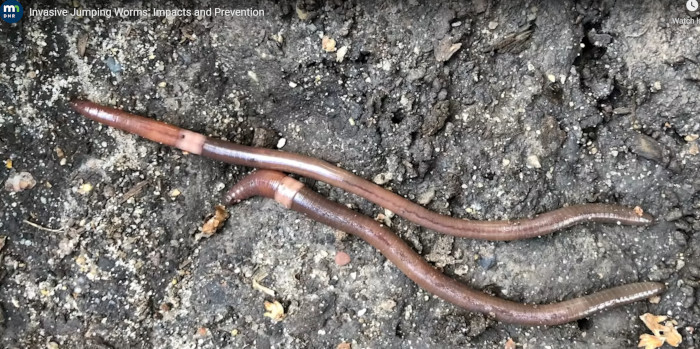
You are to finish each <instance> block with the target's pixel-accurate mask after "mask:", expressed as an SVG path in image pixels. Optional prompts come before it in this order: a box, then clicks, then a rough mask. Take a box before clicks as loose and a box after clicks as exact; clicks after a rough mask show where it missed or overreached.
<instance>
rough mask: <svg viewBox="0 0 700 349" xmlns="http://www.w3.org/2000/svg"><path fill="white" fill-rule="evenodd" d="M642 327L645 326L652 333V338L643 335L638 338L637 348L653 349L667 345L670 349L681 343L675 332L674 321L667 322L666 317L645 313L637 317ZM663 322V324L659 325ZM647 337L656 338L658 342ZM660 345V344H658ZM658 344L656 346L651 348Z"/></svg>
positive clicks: (681, 339)
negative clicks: (642, 323)
mask: <svg viewBox="0 0 700 349" xmlns="http://www.w3.org/2000/svg"><path fill="white" fill-rule="evenodd" d="M639 318H640V319H641V320H642V322H644V325H646V326H647V328H649V329H650V330H651V332H652V333H654V335H653V336H651V335H648V334H643V335H641V336H639V344H638V347H640V348H641V347H644V348H645V349H649V348H650V349H654V348H658V347H660V346H662V345H663V344H664V342H665V343H668V344H669V345H670V346H672V347H677V346H678V345H680V344H681V342H682V341H683V338H682V337H681V335H680V333H678V330H676V327H675V325H676V324H677V323H676V321H674V320H667V319H668V317H667V316H656V315H653V314H649V313H646V314H644V315H642V316H640V317H639ZM662 322H663V324H661V323H662ZM649 337H656V338H657V339H658V340H653V339H651V338H649ZM659 343H660V344H659ZM656 344H659V345H657V346H653V345H656Z"/></svg>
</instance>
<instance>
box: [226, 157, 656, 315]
mask: <svg viewBox="0 0 700 349" xmlns="http://www.w3.org/2000/svg"><path fill="white" fill-rule="evenodd" d="M257 195H259V196H264V197H268V198H274V199H275V200H276V201H277V202H279V203H281V204H282V205H283V206H285V207H286V208H289V209H292V210H295V211H298V212H301V213H303V214H305V215H306V216H308V217H310V218H312V219H314V220H316V221H319V222H321V223H323V224H325V225H328V226H330V227H332V228H335V229H339V230H342V231H344V232H347V233H350V234H353V235H355V236H357V237H359V238H361V239H362V240H365V241H366V242H368V243H369V244H370V245H372V246H374V247H375V248H376V249H378V250H379V251H380V252H381V253H382V254H383V255H384V256H385V257H386V258H387V259H389V260H390V261H391V262H392V263H394V264H395V265H396V266H397V267H398V268H399V269H400V270H401V271H402V272H403V273H404V274H406V276H408V277H409V278H410V279H411V280H413V281H414V282H415V283H417V284H418V285H419V286H421V287H422V288H423V289H425V290H427V291H428V292H430V293H432V294H435V295H437V296H438V297H440V298H442V299H444V300H446V301H448V302H450V303H453V304H455V305H457V306H460V307H462V308H464V309H467V310H469V311H474V312H479V313H483V314H487V315H489V316H492V317H494V318H496V319H497V320H499V321H503V322H508V323H514V324H520V325H535V326H536V325H559V324H563V323H567V322H570V321H574V320H577V319H581V318H583V317H586V316H588V315H590V314H592V313H595V312H597V311H600V310H604V309H609V308H612V307H617V306H620V305H623V304H628V303H631V302H635V301H638V300H642V299H645V298H649V297H651V296H654V295H657V294H659V293H661V292H663V291H664V289H665V288H666V287H665V286H664V284H662V283H657V282H639V283H632V284H627V285H623V286H618V287H614V288H610V289H607V290H603V291H600V292H596V293H593V294H590V295H587V296H583V297H580V298H574V299H571V300H567V301H563V302H560V303H553V304H544V305H534V304H521V303H516V302H512V301H508V300H505V299H501V298H498V297H494V296H491V295H488V294H485V293H483V292H479V291H476V290H473V289H471V288H469V287H467V286H466V285H464V284H462V283H461V282H459V281H457V280H455V279H452V278H450V277H448V276H446V275H445V274H442V273H440V272H439V271H438V270H436V269H435V268H433V267H432V266H431V265H430V264H428V262H426V261H425V260H424V259H423V258H422V257H421V256H420V255H419V254H418V253H416V252H415V251H413V249H411V247H409V246H408V245H407V244H406V242H405V241H403V240H402V239H401V238H399V237H398V236H397V235H396V234H394V233H393V232H392V231H391V230H389V229H387V228H385V227H384V226H382V225H381V224H379V223H377V222H376V221H374V220H372V219H371V218H369V217H366V216H364V215H361V214H358V213H357V212H355V211H352V210H350V209H348V208H347V207H344V206H342V205H340V204H337V203H335V202H333V201H330V200H328V199H326V198H324V197H323V196H321V195H319V194H317V193H316V192H314V191H313V190H311V189H309V188H307V187H305V186H304V185H303V184H302V183H301V182H299V181H297V180H295V179H293V178H291V177H288V176H285V175H284V174H282V173H280V172H277V171H270V170H258V171H257V172H254V173H253V174H250V175H248V176H246V177H244V178H243V179H242V180H241V181H240V182H238V183H237V184H236V185H235V186H234V187H233V188H232V189H231V190H230V191H229V192H228V194H226V197H225V199H224V200H225V202H227V203H229V204H233V203H237V202H239V201H241V200H245V199H247V198H249V197H251V196H257Z"/></svg>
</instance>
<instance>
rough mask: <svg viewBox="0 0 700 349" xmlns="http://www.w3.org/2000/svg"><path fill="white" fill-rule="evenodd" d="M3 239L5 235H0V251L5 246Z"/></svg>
mask: <svg viewBox="0 0 700 349" xmlns="http://www.w3.org/2000/svg"><path fill="white" fill-rule="evenodd" d="M5 241H7V236H5V235H0V251H2V248H3V247H5Z"/></svg>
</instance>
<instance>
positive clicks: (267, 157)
mask: <svg viewBox="0 0 700 349" xmlns="http://www.w3.org/2000/svg"><path fill="white" fill-rule="evenodd" d="M70 105H71V107H72V108H73V109H74V110H76V111H77V112H79V113H80V114H82V115H84V116H85V117H87V118H89V119H92V120H95V121H97V122H100V123H103V124H106V125H109V126H112V127H115V128H118V129H121V130H124V131H127V132H131V133H135V134H137V135H139V136H142V137H145V138H147V139H150V140H152V141H156V142H159V143H163V144H166V145H170V146H174V147H177V148H180V149H182V150H185V151H188V152H190V153H194V154H199V155H203V156H206V157H209V158H212V159H216V160H220V161H224V162H228V163H231V164H234V165H243V166H248V167H254V168H259V169H268V170H277V171H283V172H290V173H295V174H298V175H300V176H304V177H309V178H313V179H316V180H319V181H322V182H325V183H328V184H331V185H333V186H336V187H338V188H341V189H343V190H345V191H348V192H350V193H353V194H356V195H358V196H361V197H363V198H365V199H367V200H369V201H371V202H373V203H375V204H377V205H379V206H382V207H384V208H387V209H389V210H391V211H392V212H394V213H396V214H398V215H399V216H401V217H403V218H405V219H407V220H409V221H411V222H413V223H416V224H418V225H421V226H424V227H426V228H428V229H431V230H434V231H437V232H441V233H444V234H449V235H453V236H457V237H466V238H472V239H482V240H517V239H525V238H531V237H535V236H540V235H545V234H549V233H552V232H554V231H557V230H560V229H564V228H567V227H570V226H572V225H575V224H579V223H584V222H588V221H591V222H601V223H619V224H627V225H647V224H650V223H651V222H652V221H653V217H652V216H651V215H649V214H647V213H645V214H642V215H638V214H637V213H636V212H634V210H632V209H631V208H627V207H623V206H617V205H608V204H586V205H575V206H569V207H564V208H560V209H557V210H554V211H550V212H546V213H543V214H540V215H538V216H536V217H534V218H531V219H516V220H504V221H471V220H465V219H460V218H454V217H449V216H443V215H441V214H439V213H436V212H433V211H430V210H428V209H426V208H424V207H423V206H420V205H418V204H416V203H414V202H412V201H410V200H408V199H406V198H403V197H401V196H400V195H397V194H395V193H392V192H390V191H388V190H386V189H384V188H382V187H380V186H378V185H376V184H374V183H372V182H369V181H367V180H365V179H363V178H361V177H358V176H356V175H354V174H352V173H350V172H348V171H346V170H343V169H341V168H339V167H337V166H334V165H331V164H329V163H327V162H325V161H322V160H319V159H315V158H312V157H308V156H304V155H299V154H294V153H287V152H283V151H278V150H271V149H265V148H256V147H249V146H244V145H239V144H235V143H231V142H227V141H223V140H217V139H213V138H209V137H206V136H204V135H201V134H199V133H195V132H192V131H188V130H185V129H182V128H179V127H176V126H173V125H170V124H167V123H164V122H160V121H156V120H153V119H149V118H145V117H142V116H137V115H133V114H130V113H127V112H124V111H122V110H119V109H114V108H110V107H105V106H101V105H98V104H95V103H92V102H88V101H80V100H76V101H72V102H70Z"/></svg>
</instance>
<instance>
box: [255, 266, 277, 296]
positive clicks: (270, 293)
mask: <svg viewBox="0 0 700 349" xmlns="http://www.w3.org/2000/svg"><path fill="white" fill-rule="evenodd" d="M265 277H267V272H266V271H259V272H257V273H255V275H253V289H255V290H258V291H260V292H262V293H264V294H266V295H268V296H270V297H274V296H275V291H274V290H272V289H270V288H268V287H265V286H263V285H261V284H260V281H262V280H263V279H264V278H265Z"/></svg>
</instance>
